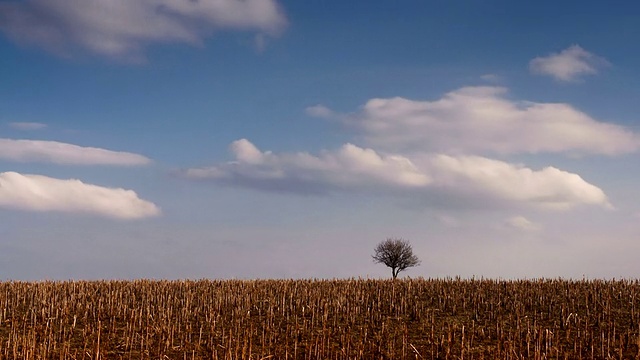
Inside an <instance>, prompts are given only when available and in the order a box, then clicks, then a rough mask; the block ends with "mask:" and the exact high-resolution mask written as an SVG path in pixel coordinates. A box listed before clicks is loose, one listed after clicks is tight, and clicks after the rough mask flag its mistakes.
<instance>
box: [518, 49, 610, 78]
mask: <svg viewBox="0 0 640 360" xmlns="http://www.w3.org/2000/svg"><path fill="white" fill-rule="evenodd" d="M606 65H608V62H607V61H606V60H605V59H603V58H601V57H599V56H596V55H594V54H592V53H590V52H588V51H586V50H584V49H583V48H581V47H580V46H578V45H573V46H570V47H569V48H567V49H565V50H562V51H561V52H560V53H553V54H551V55H548V56H543V57H536V58H535V59H533V60H531V61H530V62H529V69H530V70H531V72H533V73H534V74H540V75H546V76H551V77H553V78H555V79H556V80H559V81H565V82H570V81H576V80H579V79H580V78H581V77H582V76H584V75H594V74H597V73H598V69H599V68H601V67H603V66H606Z"/></svg>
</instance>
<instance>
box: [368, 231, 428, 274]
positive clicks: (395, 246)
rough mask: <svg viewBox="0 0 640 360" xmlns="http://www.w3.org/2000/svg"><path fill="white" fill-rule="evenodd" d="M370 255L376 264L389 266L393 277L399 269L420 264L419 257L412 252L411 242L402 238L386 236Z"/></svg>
mask: <svg viewBox="0 0 640 360" xmlns="http://www.w3.org/2000/svg"><path fill="white" fill-rule="evenodd" d="M371 257H373V262H375V263H376V264H378V263H382V264H385V265H387V266H388V267H390V268H391V275H393V278H394V279H395V278H397V277H398V273H399V272H400V271H403V270H406V269H407V268H410V267H413V266H418V265H420V259H418V257H417V256H416V255H414V254H413V249H412V248H411V244H410V243H409V242H408V241H407V240H404V239H396V238H387V240H385V241H383V242H381V243H379V244H378V245H377V246H376V248H375V249H374V254H373V255H372V256H371Z"/></svg>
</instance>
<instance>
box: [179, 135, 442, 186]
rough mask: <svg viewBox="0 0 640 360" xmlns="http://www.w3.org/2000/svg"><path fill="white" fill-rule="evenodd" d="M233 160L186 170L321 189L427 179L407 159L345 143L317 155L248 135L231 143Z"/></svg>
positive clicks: (234, 180) (238, 181)
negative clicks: (279, 149) (260, 144)
mask: <svg viewBox="0 0 640 360" xmlns="http://www.w3.org/2000/svg"><path fill="white" fill-rule="evenodd" d="M230 148H231V151H232V152H233V154H234V156H235V158H236V160H235V161H232V162H229V163H226V164H221V165H219V166H213V167H205V168H193V169H187V170H185V171H184V173H183V174H184V176H186V177H188V178H191V179H206V180H214V181H218V182H221V183H227V184H234V185H244V186H246V187H253V188H258V189H264V190H274V191H283V192H298V193H324V192H327V191H329V190H337V189H373V188H378V187H384V188H387V189H405V188H419V187H423V186H426V185H427V184H429V183H430V181H431V179H430V178H429V176H428V175H426V174H424V173H422V172H421V171H420V170H419V169H418V168H417V167H416V166H415V164H413V163H412V162H411V160H409V159H407V158H405V157H402V156H395V155H388V156H383V155H380V154H378V153H376V152H375V151H373V150H371V149H363V148H360V147H358V146H355V145H352V144H346V145H344V146H342V147H341V148H340V149H339V150H337V151H333V152H331V151H325V152H323V153H321V154H320V155H318V156H314V155H311V154H309V153H302V152H301V153H293V154H274V153H272V152H269V151H267V152H262V151H260V150H259V149H258V148H256V147H255V145H253V144H252V143H251V142H249V141H248V140H246V139H242V140H238V141H235V142H233V143H232V144H231V146H230Z"/></svg>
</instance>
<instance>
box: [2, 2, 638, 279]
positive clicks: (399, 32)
mask: <svg viewBox="0 0 640 360" xmlns="http://www.w3.org/2000/svg"><path fill="white" fill-rule="evenodd" d="M638 37H640V5H638V4H635V3H632V2H626V1H620V2H618V1H609V2H601V1H563V2H557V1H547V0H541V1H537V2H514V1H506V0H504V1H502V0H501V1H498V0H493V1H492V0H490V1H483V2H478V1H470V0H460V1H417V0H400V1H387V0H369V1H319V0H309V1H296V0H244V1H240V0H200V1H187V0H138V1H127V0H111V1H101V0H0V279H2V280H67V279H137V278H151V279H185V278H191V279H200V278H220V279H231V278H238V279H253V278H352V277H356V278H357V277H361V278H385V277H389V276H390V275H391V274H390V270H389V269H388V268H386V267H384V266H383V265H381V264H375V263H374V262H373V261H372V258H371V255H372V253H373V248H374V247H375V245H376V244H377V243H379V242H381V241H383V240H385V239H386V238H403V239H405V240H408V241H410V243H411V244H412V246H413V250H414V253H415V254H416V255H417V256H418V257H419V258H420V259H421V261H422V262H421V265H420V266H418V267H415V268H410V269H408V270H407V271H405V272H404V273H401V276H411V277H425V278H434V277H438V278H443V277H455V276H461V277H463V278H471V277H476V278H481V277H484V278H501V279H515V278H518V279H520V278H539V277H547V278H557V277H563V278H574V279H581V278H636V277H637V276H638V275H639V274H640V262H639V261H637V256H638V255H637V254H639V253H640V191H638V185H637V179H639V178H640V162H639V160H640V127H639V126H638V125H639V124H640V119H639V118H638V113H640V67H639V66H638V64H640V43H638V42H637V41H633V39H637V38H638Z"/></svg>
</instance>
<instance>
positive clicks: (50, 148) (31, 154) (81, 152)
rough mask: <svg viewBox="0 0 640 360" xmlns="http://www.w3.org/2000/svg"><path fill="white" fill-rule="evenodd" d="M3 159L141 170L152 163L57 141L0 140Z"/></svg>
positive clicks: (123, 153) (112, 152)
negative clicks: (140, 167)
mask: <svg viewBox="0 0 640 360" xmlns="http://www.w3.org/2000/svg"><path fill="white" fill-rule="evenodd" d="M0 159H3V160H9V161H16V162H42V163H54V164H61V165H112V166H140V165H147V164H149V163H151V160H150V159H149V158H147V157H145V156H142V155H139V154H134V153H129V152H122V151H112V150H106V149H101V148H95V147H84V146H78V145H73V144H67V143H62V142H57V141H43V140H14V139H0Z"/></svg>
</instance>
